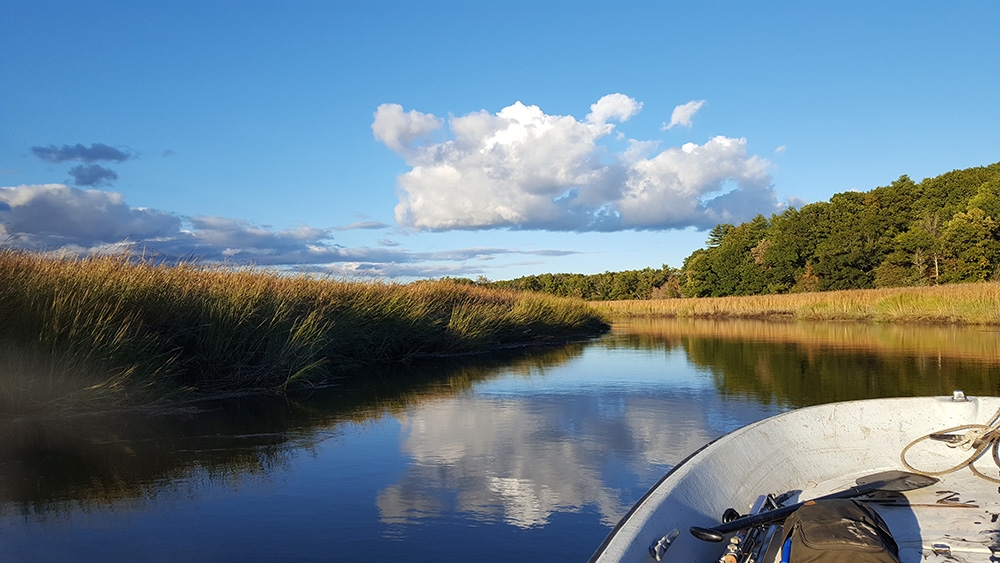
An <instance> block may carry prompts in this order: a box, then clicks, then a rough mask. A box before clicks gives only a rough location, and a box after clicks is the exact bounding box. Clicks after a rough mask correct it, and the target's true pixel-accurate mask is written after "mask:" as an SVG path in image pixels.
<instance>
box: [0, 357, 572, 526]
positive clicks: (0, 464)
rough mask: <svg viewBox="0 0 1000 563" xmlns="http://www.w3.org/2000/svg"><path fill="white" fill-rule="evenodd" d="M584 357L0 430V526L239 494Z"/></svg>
mask: <svg viewBox="0 0 1000 563" xmlns="http://www.w3.org/2000/svg"><path fill="white" fill-rule="evenodd" d="M581 350H582V345H579V344H578V345H572V346H566V347H563V348H559V349H548V350H522V351H511V352H508V353H506V354H499V355H493V356H490V357H485V356H484V357H476V358H463V359H461V360H458V359H452V360H442V361H437V362H425V363H421V364H417V365H412V366H409V367H403V366H395V367H393V368H387V369H384V370H381V371H380V372H376V373H367V374H365V377H364V378H363V379H362V380H360V381H356V382H352V381H348V380H345V382H344V383H343V384H341V385H337V386H334V387H331V388H325V389H317V390H313V391H309V392H302V393H297V394H293V395H289V396H283V397H275V396H249V397H235V398H229V399H225V400H213V401H202V402H197V403H191V404H188V405H186V406H182V407H173V408H169V409H162V410H149V409H146V410H137V409H132V410H119V411H113V412H104V413H93V412H82V413H80V412H76V413H74V412H67V411H65V410H64V409H63V407H62V406H61V407H60V410H59V411H57V412H55V413H41V414H34V415H31V416H8V417H2V418H0V514H9V513H14V512H16V513H20V514H22V515H25V516H28V515H35V516H39V515H42V514H44V513H46V512H53V511H54V512H64V511H72V510H77V509H79V508H81V507H83V506H87V505H94V506H111V505H113V504H121V503H124V504H128V503H132V504H135V505H136V506H142V505H143V504H144V503H145V502H146V501H149V500H153V499H155V498H157V497H158V496H161V495H164V494H166V495H174V496H176V495H177V494H178V493H179V491H177V490H176V489H175V487H176V486H178V485H179V484H182V485H184V484H186V485H187V486H188V488H189V490H188V491H186V492H190V489H197V488H200V487H203V486H205V483H206V482H207V483H216V484H223V485H225V486H229V487H235V486H238V485H239V483H240V482H242V481H244V480H247V479H253V478H256V477H260V476H265V475H267V474H270V473H272V472H274V471H276V470H279V469H280V468H282V467H284V466H285V465H286V463H287V459H288V457H289V455H290V453H291V452H294V451H298V450H303V449H310V448H313V447H315V445H316V444H317V443H318V442H321V441H323V440H325V439H328V438H329V437H330V436H334V435H336V433H337V432H338V427H339V426H340V425H343V424H354V423H365V422H372V421H377V420H379V419H381V418H382V417H384V416H387V415H391V414H394V413H396V414H398V413H401V412H405V411H406V409H408V408H410V407H411V406H412V405H415V404H420V403H421V402H425V401H428V400H433V399H435V398H438V397H450V396H454V395H455V394H457V393H462V392H464V391H467V390H469V389H470V388H471V387H472V385H474V384H475V383H476V382H478V381H483V380H486V379H489V378H491V377H496V376H497V374H499V373H504V374H512V373H513V374H529V373H532V372H533V371H537V370H539V369H544V368H545V366H548V365H556V364H559V363H562V362H565V361H567V359H569V358H572V357H574V356H577V355H579V354H580V353H581Z"/></svg>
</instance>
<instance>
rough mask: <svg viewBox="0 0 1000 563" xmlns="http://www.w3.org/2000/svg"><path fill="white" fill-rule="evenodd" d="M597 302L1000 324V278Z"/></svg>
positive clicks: (681, 314)
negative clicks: (747, 294)
mask: <svg viewBox="0 0 1000 563" xmlns="http://www.w3.org/2000/svg"><path fill="white" fill-rule="evenodd" d="M593 306H594V307H595V308H596V309H597V310H599V311H601V312H603V313H605V314H608V315H610V316H611V317H613V318H634V317H657V316H666V317H678V318H744V319H799V320H830V321H874V322H883V323H936V324H947V323H955V324H970V325H1000V283H992V282H991V283H970V284H951V285H938V286H931V287H919V288H917V287H907V288H883V289H857V290H848V291H828V292H822V293H797V294H789V295H750V296H743V297H713V298H698V299H662V300H650V301H604V302H598V303H593Z"/></svg>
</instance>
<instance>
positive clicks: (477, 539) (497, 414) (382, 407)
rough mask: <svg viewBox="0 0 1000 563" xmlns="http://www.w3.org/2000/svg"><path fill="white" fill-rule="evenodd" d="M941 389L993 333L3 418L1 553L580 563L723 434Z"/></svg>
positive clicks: (705, 340) (507, 366)
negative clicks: (141, 409) (639, 503)
mask: <svg viewBox="0 0 1000 563" xmlns="http://www.w3.org/2000/svg"><path fill="white" fill-rule="evenodd" d="M956 388H961V389H964V390H965V391H966V392H967V393H969V394H991V395H996V394H1000V335H998V333H997V332H993V331H990V330H984V329H956V328H916V327H878V326H866V325H853V324H826V325H810V324H800V323H797V324H767V323H753V322H692V321H653V322H641V323H632V324H623V325H620V326H617V327H616V328H615V330H614V331H613V332H612V333H611V334H610V335H608V336H606V337H604V338H602V339H600V340H597V341H593V342H590V343H586V344H578V345H571V346H567V347H565V348H561V349H558V350H547V351H535V352H521V353H518V354H516V355H507V356H504V357H492V358H478V359H475V360H463V361H461V362H448V363H433V364H427V365H421V366H415V367H413V368H410V369H408V370H406V371H401V372H400V373H384V374H379V375H378V376H377V377H374V378H371V379H370V380H369V381H368V382H367V383H366V384H365V385H363V386H354V387H349V386H346V385H345V386H342V387H338V388H333V389H327V390H322V391H314V392H312V393H309V394H303V395H297V396H293V397H281V398H278V397H263V398H262V397H257V398H244V399H240V400H232V401H225V402H211V403H205V404H200V405H197V406H196V407H192V408H188V409H185V410H183V411H173V412H167V413H156V414H150V413H146V414H136V413H130V414H121V413H119V414H117V415H114V414H110V415H109V414H104V415H63V416H59V417H54V416H52V417H39V416H34V417H30V418H24V417H22V418H15V417H11V416H9V415H8V416H3V415H0V560H2V561H65V560H72V561H129V560H142V561H182V560H183V561H229V560H239V561H274V560H288V561H307V560H322V561H330V560H335V561H402V560H406V561H465V560H468V559H470V558H474V559H475V560H477V561H515V560H537V561H542V560H544V561H584V560H586V559H587V557H589V555H590V554H591V553H592V552H593V550H594V549H595V548H596V547H597V546H598V544H600V542H601V540H602V539H603V538H604V536H605V535H606V534H607V532H608V531H609V530H610V528H611V526H613V525H614V523H615V522H616V521H617V520H618V519H619V518H620V517H621V516H622V515H623V514H624V513H625V512H626V511H627V510H628V509H629V507H630V506H631V505H632V503H633V502H635V501H636V500H637V499H638V498H639V497H640V496H641V495H642V493H643V492H645V490H646V489H647V488H648V487H649V486H651V485H652V484H653V483H655V481H656V480H657V479H659V477H660V476H661V475H662V474H663V473H665V472H666V471H667V470H668V469H670V467H672V466H673V465H674V464H676V463H678V462H679V461H681V460H682V459H684V457H685V456H687V455H688V454H690V453H691V452H693V451H694V450H696V449H697V448H699V447H700V446H702V445H703V444H705V443H706V442H708V441H710V440H712V439H713V438H715V437H717V436H719V435H721V434H724V433H726V432H728V431H730V430H733V429H735V428H737V427H739V426H742V425H744V424H746V423H749V422H752V421H755V420H758V419H760V418H762V417H766V416H769V415H771V414H775V413H778V412H781V411H784V410H787V409H792V408H796V407H799V406H804V405H808V404H816V403H823V402H829V401H835V400H848V399H857V398H865V397H882V396H895V395H924V394H950V393H951V391H952V390H953V389H956Z"/></svg>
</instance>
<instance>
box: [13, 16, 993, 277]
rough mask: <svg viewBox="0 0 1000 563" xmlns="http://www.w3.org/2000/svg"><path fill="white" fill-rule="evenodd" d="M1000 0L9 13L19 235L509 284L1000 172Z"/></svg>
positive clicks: (88, 245) (63, 245)
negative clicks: (795, 213) (723, 230)
mask: <svg viewBox="0 0 1000 563" xmlns="http://www.w3.org/2000/svg"><path fill="white" fill-rule="evenodd" d="M998 29H1000V2H996V1H995V0H981V1H956V2H939V1H921V0H911V1H907V2H888V1H886V2H881V1H879V2H871V1H870V0H864V1H838V2H828V1H816V2H801V1H794V2H781V1H775V2H746V1H739V2H737V1H732V2H727V1H718V2H683V3H682V2H668V1H657V2H638V1H618V2H614V3H611V2H590V1H586V0H575V1H572V2H560V1H554V0H553V1H540V0H534V1H532V2H520V1H505V2H488V1H482V2H479V1H477V2H469V1H467V0H465V1H455V2H441V1H421V2H415V1H398V2H379V1H365V2H338V1H330V0H326V1H311V0H296V1H292V2H277V1H257V0H238V1H237V0H227V1H219V0H201V1H186V0H175V1H159V2H157V1H151V2H134V1H123V2H115V1H99V0H95V1H92V2H78V1H49V0H0V245H4V246H9V247H16V248H23V249H29V250H35V251H43V252H55V253H65V252H70V253H76V254H87V253H93V252H121V251H122V249H123V248H125V247H130V248H132V249H144V250H145V252H147V253H150V254H155V255H159V256H162V257H165V258H168V259H186V260H206V261H220V262H227V263H231V264H256V265H258V266H263V267H268V268H272V267H273V268H287V269H290V270H293V271H308V272H322V273H328V274H330V275H333V276H335V277H338V278H349V279H356V278H364V279H367V278H376V279H387V280H398V281H409V280H414V279H421V278H438V277H444V276H450V277H467V278H473V279H477V278H479V277H480V276H482V277H486V278H488V279H490V280H504V279H512V278H516V277H520V276H526V275H532V274H542V273H547V272H548V273H557V272H573V273H583V274H594V273H600V272H604V271H621V270H632V269H642V268H646V267H653V268H659V267H661V266H663V265H669V266H671V267H675V268H677V267H680V266H681V265H682V264H683V261H684V258H685V257H687V256H688V255H690V254H691V252H692V251H694V250H695V249H697V248H700V247H702V246H703V245H704V243H705V240H706V239H707V233H708V231H709V230H710V229H711V228H712V227H713V226H715V225H717V224H719V223H734V224H738V223H740V222H742V221H745V220H748V219H751V218H753V217H754V216H756V215H757V214H764V215H765V216H768V217H769V216H770V215H771V214H774V213H781V212H782V211H784V210H785V209H787V208H788V207H790V206H791V207H801V206H802V205H804V204H807V203H812V202H817V201H826V200H828V199H829V198H830V197H831V196H832V195H833V194H835V193H838V192H843V191H847V190H861V191H867V190H870V189H873V188H875V187H877V186H884V185H888V184H889V183H891V182H892V181H893V180H895V179H896V178H898V177H899V176H900V175H903V174H906V175H909V176H910V177H911V178H913V179H914V180H917V181H919V180H922V179H924V178H928V177H933V176H937V175H939V174H942V173H944V172H948V171H950V170H955V169H962V168H968V167H973V166H983V165H987V164H991V163H994V162H997V161H1000V33H998V32H997V30H998Z"/></svg>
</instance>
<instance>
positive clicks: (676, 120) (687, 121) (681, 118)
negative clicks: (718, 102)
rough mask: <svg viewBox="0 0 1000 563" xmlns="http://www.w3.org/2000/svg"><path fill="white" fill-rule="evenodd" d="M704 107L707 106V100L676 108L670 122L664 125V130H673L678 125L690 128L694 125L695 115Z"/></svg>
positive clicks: (695, 101) (694, 101) (691, 102)
mask: <svg viewBox="0 0 1000 563" xmlns="http://www.w3.org/2000/svg"><path fill="white" fill-rule="evenodd" d="M703 105H705V100H692V101H690V102H688V103H686V104H681V105H679V106H677V107H675V108H674V111H673V113H671V114H670V122H669V123H664V124H663V130H664V131H666V130H668V129H673V128H674V127H676V126H678V125H682V126H684V127H687V128H690V127H691V125H693V123H692V119H694V114H696V113H698V110H700V109H701V106H703Z"/></svg>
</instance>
